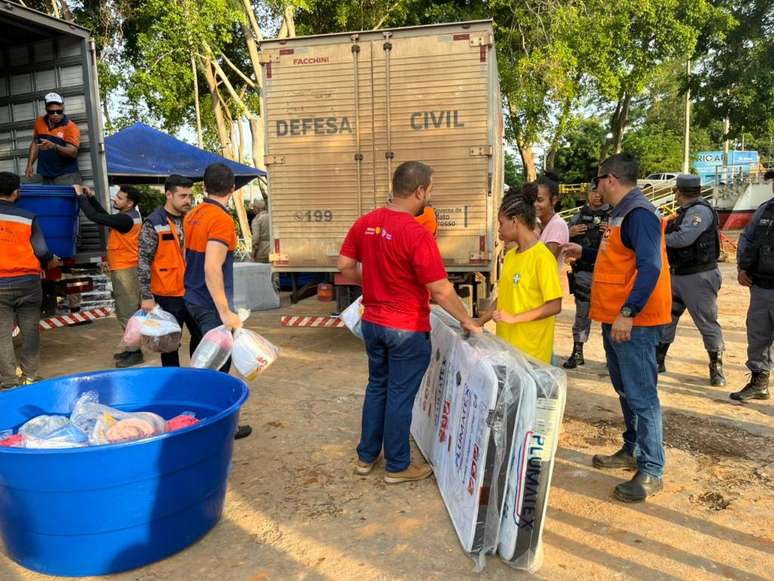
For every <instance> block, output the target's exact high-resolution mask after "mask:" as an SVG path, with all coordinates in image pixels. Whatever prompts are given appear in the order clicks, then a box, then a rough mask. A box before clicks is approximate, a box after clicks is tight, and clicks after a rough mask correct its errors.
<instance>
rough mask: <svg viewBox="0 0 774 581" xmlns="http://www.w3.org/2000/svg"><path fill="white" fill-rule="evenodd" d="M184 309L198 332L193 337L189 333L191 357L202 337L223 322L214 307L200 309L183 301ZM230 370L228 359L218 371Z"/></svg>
mask: <svg viewBox="0 0 774 581" xmlns="http://www.w3.org/2000/svg"><path fill="white" fill-rule="evenodd" d="M185 308H186V309H187V310H188V313H189V314H190V315H191V318H192V319H193V320H194V323H196V326H197V327H198V330H199V332H198V333H197V334H196V335H195V336H194V334H193V333H191V345H190V349H191V354H192V355H193V352H194V351H196V348H197V347H198V346H199V341H201V340H202V337H204V335H205V334H206V333H207V332H208V331H212V330H213V329H214V328H216V327H220V326H221V325H222V324H223V321H221V320H220V315H219V314H218V311H216V310H215V308H214V307H202V306H200V305H195V304H193V303H192V302H189V301H185ZM230 369H231V358H230V357H229V358H228V360H227V361H226V362H225V363H224V364H223V367H221V368H220V369H219V370H218V371H222V372H223V373H228V372H229V370H230Z"/></svg>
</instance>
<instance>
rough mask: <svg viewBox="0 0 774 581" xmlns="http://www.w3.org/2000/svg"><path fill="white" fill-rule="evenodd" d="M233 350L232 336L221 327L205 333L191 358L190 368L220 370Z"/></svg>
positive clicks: (227, 330)
mask: <svg viewBox="0 0 774 581" xmlns="http://www.w3.org/2000/svg"><path fill="white" fill-rule="evenodd" d="M233 350H234V335H233V333H231V331H230V330H229V329H226V327H225V326H223V325H221V326H220V327H215V328H214V329H212V330H210V331H207V332H206V333H205V334H204V337H202V340H201V342H200V343H199V345H198V346H197V347H196V351H194V354H193V355H192V356H191V367H195V368H196V369H216V370H217V369H220V368H221V367H223V366H224V365H225V364H226V361H228V358H229V357H231V352H232V351H233Z"/></svg>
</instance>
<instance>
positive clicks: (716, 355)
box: [707, 351, 726, 387]
mask: <svg viewBox="0 0 774 581" xmlns="http://www.w3.org/2000/svg"><path fill="white" fill-rule="evenodd" d="M707 353H709V359H710V362H709V375H710V385H711V386H712V387H723V386H724V385H725V384H726V376H725V375H723V354H722V353H721V352H720V351H708V352H707Z"/></svg>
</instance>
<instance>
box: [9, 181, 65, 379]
mask: <svg viewBox="0 0 774 581" xmlns="http://www.w3.org/2000/svg"><path fill="white" fill-rule="evenodd" d="M19 182H20V180H19V176H17V175H16V174H13V173H10V172H5V171H4V172H0V389H6V388H9V387H14V386H16V385H19V384H24V383H32V382H34V381H36V380H37V372H38V365H39V363H40V331H39V329H38V324H39V323H40V308H41V305H42V302H43V290H42V287H41V282H40V275H41V273H42V272H43V268H42V267H43V265H45V266H46V267H47V268H54V267H55V266H58V265H59V264H60V263H59V261H58V259H57V258H56V257H55V256H54V255H53V253H52V252H51V251H50V250H49V249H48V246H46V240H45V238H44V237H43V231H42V230H41V229H40V224H39V223H38V220H37V218H36V217H35V215H34V214H33V213H32V212H29V211H27V210H24V209H22V208H19V207H18V206H16V205H15V202H16V200H18V199H19ZM17 322H18V325H19V330H20V331H21V335H22V339H23V343H22V348H21V353H20V355H21V357H20V361H19V365H20V367H21V371H22V377H21V378H18V377H17V376H16V354H15V353H14V348H13V329H14V327H15V326H16V324H17Z"/></svg>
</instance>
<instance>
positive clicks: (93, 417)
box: [70, 391, 167, 445]
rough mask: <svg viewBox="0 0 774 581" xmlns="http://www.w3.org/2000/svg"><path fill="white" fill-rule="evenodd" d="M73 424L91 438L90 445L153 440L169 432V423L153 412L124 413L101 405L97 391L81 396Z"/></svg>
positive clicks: (72, 420) (75, 407) (75, 408)
mask: <svg viewBox="0 0 774 581" xmlns="http://www.w3.org/2000/svg"><path fill="white" fill-rule="evenodd" d="M70 422H72V424H73V425H74V426H75V427H77V428H78V429H79V430H81V431H82V432H84V433H85V434H86V435H87V436H88V441H89V443H90V444H93V445H95V444H114V443H117V442H131V441H134V440H141V439H143V438H150V437H152V436H156V435H158V434H163V433H164V432H166V431H167V427H166V426H167V423H166V421H165V420H164V418H162V417H161V416H159V415H157V414H154V413H152V412H122V411H121V410H117V409H115V408H112V407H110V406H106V405H104V404H101V403H99V396H98V395H97V392H95V391H87V392H86V393H84V394H82V395H81V396H80V397H79V398H78V400H77V401H76V402H75V405H74V406H73V411H72V414H70Z"/></svg>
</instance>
